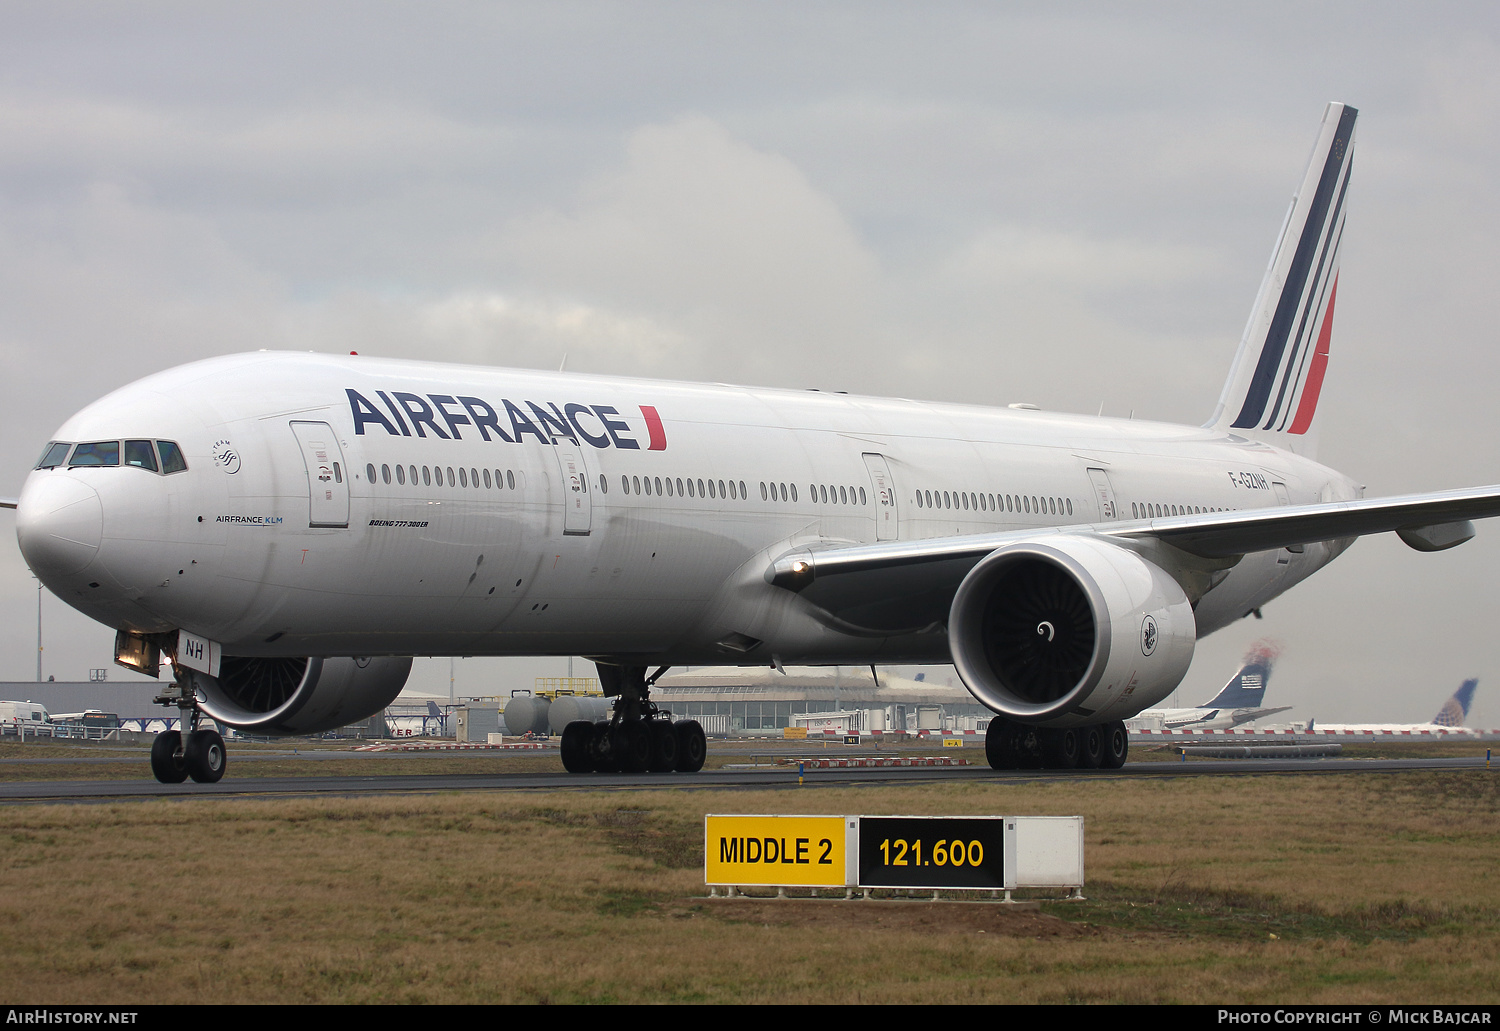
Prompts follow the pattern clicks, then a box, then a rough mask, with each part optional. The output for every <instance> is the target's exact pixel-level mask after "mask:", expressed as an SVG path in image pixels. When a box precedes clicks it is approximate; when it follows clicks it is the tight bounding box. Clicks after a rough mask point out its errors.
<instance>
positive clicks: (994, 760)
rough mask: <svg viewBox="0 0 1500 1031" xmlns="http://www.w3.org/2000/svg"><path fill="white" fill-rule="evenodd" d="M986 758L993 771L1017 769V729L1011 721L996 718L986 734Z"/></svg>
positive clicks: (991, 721)
mask: <svg viewBox="0 0 1500 1031" xmlns="http://www.w3.org/2000/svg"><path fill="white" fill-rule="evenodd" d="M984 757H985V758H986V759H988V760H989V763H990V769H992V770H1013V769H1015V768H1016V728H1015V725H1014V724H1013V723H1011V722H1010V720H1007V719H1004V718H1003V717H1000V716H996V717H995V718H994V719H992V720H990V726H989V729H988V730H986V731H985V732H984Z"/></svg>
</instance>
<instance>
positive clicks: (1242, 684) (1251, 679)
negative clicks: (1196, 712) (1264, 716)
mask: <svg viewBox="0 0 1500 1031" xmlns="http://www.w3.org/2000/svg"><path fill="white" fill-rule="evenodd" d="M1270 679H1271V662H1270V660H1269V659H1266V660H1264V661H1262V660H1256V661H1254V662H1250V663H1247V664H1246V665H1244V666H1242V667H1241V668H1240V671H1239V672H1238V673H1236V674H1235V675H1234V676H1233V677H1232V678H1231V679H1230V681H1229V683H1227V684H1225V685H1224V688H1223V690H1221V691H1220V692H1219V693H1218V694H1216V695H1214V697H1213V698H1212V699H1210V700H1209V701H1206V702H1204V703H1203V704H1202V705H1200V706H1199V708H1200V709H1209V708H1225V709H1251V708H1256V707H1257V706H1259V705H1260V703H1261V701H1262V700H1263V699H1264V698H1265V696H1266V681H1268V680H1270Z"/></svg>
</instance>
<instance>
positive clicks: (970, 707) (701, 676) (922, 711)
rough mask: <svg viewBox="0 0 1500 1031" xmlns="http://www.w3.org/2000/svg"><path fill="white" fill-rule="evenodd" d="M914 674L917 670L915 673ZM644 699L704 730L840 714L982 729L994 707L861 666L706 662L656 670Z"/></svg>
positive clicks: (850, 720) (746, 728)
mask: <svg viewBox="0 0 1500 1031" xmlns="http://www.w3.org/2000/svg"><path fill="white" fill-rule="evenodd" d="M920 675H922V674H919V676H920ZM651 699H652V701H654V702H656V704H657V705H659V706H661V707H662V708H663V709H667V710H670V711H671V713H672V715H673V716H674V717H675V718H677V719H695V720H698V721H699V722H700V723H702V724H703V727H704V729H705V730H707V731H708V732H709V733H711V734H712V733H716V732H717V733H721V734H755V733H775V732H777V731H780V730H782V729H784V728H786V727H796V726H808V725H809V723H816V722H817V721H810V720H809V719H808V717H811V716H816V715H818V714H828V715H829V716H830V717H832V714H835V713H839V714H844V715H843V716H842V717H841V719H840V721H839V722H840V723H841V725H843V726H844V727H845V728H846V729H847V731H848V732H850V733H856V732H864V733H870V732H874V731H881V732H886V733H889V732H892V731H903V730H905V731H916V730H953V731H963V730H982V729H984V727H985V726H986V725H988V723H989V720H990V717H991V716H993V715H994V714H993V713H991V712H990V711H989V710H988V709H986V708H985V707H984V706H983V705H980V704H979V703H978V702H977V701H976V700H975V699H974V696H973V695H971V694H969V692H968V691H966V690H964V689H963V688H962V687H950V686H945V685H938V684H929V683H927V682H926V681H925V680H915V679H910V678H907V677H903V676H897V675H895V674H893V673H891V672H889V671H887V670H880V671H879V672H878V677H877V675H876V673H875V672H874V671H872V670H871V669H870V668H869V667H868V666H788V667H785V671H784V672H783V671H781V670H775V669H769V668H760V667H735V666H728V667H725V666H706V667H703V668H701V669H688V670H683V671H681V672H672V673H668V674H667V675H665V676H663V677H662V678H661V679H660V680H658V681H657V682H656V686H655V687H653V688H652V689H651Z"/></svg>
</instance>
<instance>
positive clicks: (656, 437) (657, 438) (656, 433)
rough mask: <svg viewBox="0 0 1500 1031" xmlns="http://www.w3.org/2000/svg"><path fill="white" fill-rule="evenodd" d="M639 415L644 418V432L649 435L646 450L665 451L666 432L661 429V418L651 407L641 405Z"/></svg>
mask: <svg viewBox="0 0 1500 1031" xmlns="http://www.w3.org/2000/svg"><path fill="white" fill-rule="evenodd" d="M641 414H642V415H644V416H645V417H646V430H647V431H648V432H649V433H650V434H651V443H650V445H649V446H648V447H647V448H646V450H647V451H665V450H666V449H667V431H666V429H665V428H663V427H662V424H661V416H659V415H657V414H656V409H655V408H653V407H652V406H651V405H641Z"/></svg>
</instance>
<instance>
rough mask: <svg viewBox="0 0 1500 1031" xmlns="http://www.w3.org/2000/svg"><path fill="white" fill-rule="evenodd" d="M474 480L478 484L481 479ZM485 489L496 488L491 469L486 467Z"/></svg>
mask: <svg viewBox="0 0 1500 1031" xmlns="http://www.w3.org/2000/svg"><path fill="white" fill-rule="evenodd" d="M474 482H475V484H476V485H477V484H478V482H479V481H478V480H476V481H474ZM484 489H485V490H494V489H495V484H494V481H493V480H491V479H490V471H489V470H488V469H486V470H485V471H484Z"/></svg>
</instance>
